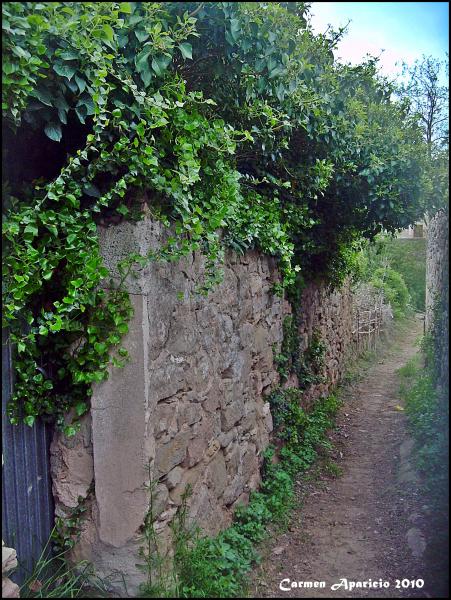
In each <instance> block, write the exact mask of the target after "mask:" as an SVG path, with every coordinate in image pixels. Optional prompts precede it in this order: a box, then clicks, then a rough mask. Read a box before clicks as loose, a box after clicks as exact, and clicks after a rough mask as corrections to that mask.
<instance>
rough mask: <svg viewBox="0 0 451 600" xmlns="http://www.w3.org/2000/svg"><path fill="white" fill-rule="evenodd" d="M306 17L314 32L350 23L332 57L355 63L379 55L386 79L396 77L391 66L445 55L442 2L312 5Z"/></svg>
mask: <svg viewBox="0 0 451 600" xmlns="http://www.w3.org/2000/svg"><path fill="white" fill-rule="evenodd" d="M310 12H311V15H312V17H311V23H312V26H313V29H314V31H315V32H316V33H321V32H324V31H325V30H326V28H327V25H328V24H329V23H330V24H331V25H332V26H334V28H338V26H341V25H345V24H346V23H347V22H348V21H349V20H351V23H350V24H349V26H348V33H347V34H346V35H345V37H344V38H343V40H342V41H341V42H340V43H339V45H338V47H337V50H336V51H335V57H336V58H341V59H342V60H343V61H344V62H351V63H357V62H360V61H361V60H362V59H363V58H364V57H365V55H366V54H367V53H369V54H371V55H373V56H379V55H380V54H381V51H382V50H384V52H383V53H382V55H381V58H380V63H379V64H380V68H381V73H382V74H384V75H387V76H389V77H392V76H396V75H397V74H398V73H400V71H401V67H400V66H399V65H397V63H400V62H402V61H405V62H407V63H408V64H412V63H413V62H415V60H416V59H421V56H422V55H423V54H426V55H432V56H434V57H435V58H440V59H444V58H445V54H446V52H447V51H448V39H449V26H448V15H449V4H448V2H312V5H311V11H310Z"/></svg>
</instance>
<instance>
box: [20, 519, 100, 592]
mask: <svg viewBox="0 0 451 600" xmlns="http://www.w3.org/2000/svg"><path fill="white" fill-rule="evenodd" d="M53 533H54V531H53V532H52V534H53ZM52 534H51V535H50V537H49V539H48V541H47V543H46V544H45V546H44V548H43V550H42V552H41V554H40V556H39V558H38V559H37V560H36V562H35V564H34V565H33V568H32V570H31V572H30V573H29V574H28V577H27V578H26V580H25V581H24V583H23V584H22V585H21V587H20V597H21V598H82V597H92V596H94V595H95V597H104V598H106V597H108V596H107V590H106V587H105V585H104V583H103V582H102V580H100V579H99V578H98V577H97V576H96V575H95V573H94V570H93V567H92V565H91V564H90V563H89V562H88V561H80V562H78V563H76V564H70V563H69V562H68V560H67V553H66V552H59V553H57V554H52V552H51V542H52V539H53V537H52ZM88 592H89V593H88Z"/></svg>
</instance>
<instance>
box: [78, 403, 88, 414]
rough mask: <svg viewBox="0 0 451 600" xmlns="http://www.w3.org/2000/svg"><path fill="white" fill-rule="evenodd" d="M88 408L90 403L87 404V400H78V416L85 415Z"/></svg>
mask: <svg viewBox="0 0 451 600" xmlns="http://www.w3.org/2000/svg"><path fill="white" fill-rule="evenodd" d="M87 410H88V405H87V404H86V402H77V404H76V405H75V412H76V413H77V416H78V417H81V415H83V414H84V413H85V412H86V411H87Z"/></svg>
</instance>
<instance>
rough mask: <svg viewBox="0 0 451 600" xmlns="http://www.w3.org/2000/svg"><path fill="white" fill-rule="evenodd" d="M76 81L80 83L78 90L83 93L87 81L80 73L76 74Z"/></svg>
mask: <svg viewBox="0 0 451 600" xmlns="http://www.w3.org/2000/svg"><path fill="white" fill-rule="evenodd" d="M75 83H76V84H77V85H78V90H79V92H80V94H82V93H83V92H84V91H85V89H86V81H85V80H84V79H82V78H81V77H79V76H78V75H75Z"/></svg>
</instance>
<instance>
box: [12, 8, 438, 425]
mask: <svg viewBox="0 0 451 600" xmlns="http://www.w3.org/2000/svg"><path fill="white" fill-rule="evenodd" d="M2 28H3V38H2V40H3V41H2V43H3V92H2V94H3V95H2V110H3V118H4V121H5V123H6V124H7V127H8V128H9V129H10V130H11V136H12V138H14V139H20V138H23V139H26V140H30V142H27V143H26V145H27V146H31V147H32V146H33V144H34V146H36V145H37V144H39V143H41V142H42V135H44V134H45V136H47V138H48V140H51V142H49V143H50V144H53V145H58V144H59V145H60V146H61V147H64V150H65V151H66V152H67V154H68V156H67V158H66V157H64V160H62V161H61V168H60V169H59V168H58V172H57V173H56V174H53V175H52V176H51V177H50V176H45V174H43V173H37V174H36V173H35V174H33V179H32V180H30V181H21V178H20V176H19V177H16V178H14V177H12V176H11V178H10V181H9V187H8V188H7V191H8V200H7V205H8V207H7V218H6V219H5V223H4V235H5V238H6V240H7V254H6V257H5V259H4V265H5V273H6V281H7V283H6V294H5V298H6V301H5V304H4V305H5V311H4V313H5V319H6V323H7V324H8V326H9V327H10V330H11V331H12V332H13V336H15V337H13V339H14V340H15V341H16V342H17V348H18V357H19V360H18V361H17V364H18V365H19V371H20V373H21V374H20V375H19V378H18V384H17V389H18V396H19V397H20V395H21V394H22V397H24V394H25V397H26V398H27V402H26V403H25V419H26V421H27V422H29V423H32V422H33V420H34V417H35V415H36V414H41V413H50V414H54V413H58V414H60V413H61V407H64V408H67V407H68V406H71V405H75V406H76V407H77V412H78V413H79V414H82V413H83V412H84V410H86V405H85V403H84V401H83V398H85V397H86V396H87V395H88V396H89V386H90V384H91V383H92V382H93V381H98V380H100V379H102V378H103V377H105V376H106V368H107V365H108V363H109V360H110V358H109V352H110V350H111V348H113V347H114V346H116V345H117V344H118V343H119V341H120V336H121V334H122V333H124V332H125V331H126V330H127V325H126V321H127V319H128V318H129V315H130V309H129V306H128V305H127V303H126V300H125V296H124V294H123V292H122V291H120V290H119V289H118V290H116V291H115V292H114V291H112V292H110V295H108V294H107V293H106V292H105V291H104V290H101V289H100V288H99V283H100V282H101V280H102V279H103V278H105V277H106V276H107V272H106V270H105V269H104V268H103V267H102V261H101V257H100V252H99V247H98V239H97V235H96V226H97V225H98V224H99V222H100V220H101V219H103V220H104V221H105V219H106V220H107V221H108V220H110V221H111V222H113V221H114V222H116V221H118V220H120V219H122V218H138V217H139V216H140V214H141V212H142V211H141V207H142V205H140V204H139V203H138V202H137V199H138V198H139V197H140V193H139V192H140V191H146V192H148V196H149V198H150V200H149V210H150V212H151V214H152V215H153V217H154V218H157V219H160V220H162V221H163V222H164V223H165V224H167V225H168V226H171V227H172V231H173V232H174V236H173V237H170V238H169V240H168V242H167V244H166V245H165V246H164V247H162V248H161V249H160V250H159V251H157V252H154V253H153V254H152V255H149V256H147V257H140V256H132V257H130V261H129V263H128V265H127V266H124V273H126V269H127V268H131V265H132V264H133V261H135V262H136V261H138V262H141V263H142V262H144V261H145V260H157V259H173V258H176V257H177V256H182V255H184V254H186V253H188V252H191V251H193V250H200V251H202V252H203V253H204V254H205V256H206V265H207V276H206V280H205V284H204V286H203V288H202V289H200V290H199V291H200V292H203V293H207V292H208V289H210V287H211V286H212V285H214V284H215V283H216V282H217V281H218V280H219V279H220V273H221V271H220V269H218V265H220V263H221V261H222V260H223V255H224V251H225V249H226V248H228V247H229V248H232V249H233V250H235V251H237V252H244V251H245V250H246V249H247V248H251V247H257V248H259V249H260V250H262V251H263V252H266V253H269V254H272V255H274V256H277V257H278V259H279V263H280V267H281V272H282V274H283V284H284V286H290V285H291V286H292V285H293V284H294V282H295V281H296V279H297V278H298V279H299V277H303V278H304V279H308V278H312V277H314V276H318V275H322V276H325V277H327V278H328V279H329V280H330V281H331V282H336V283H338V282H339V281H341V280H342V279H343V277H344V276H345V275H346V273H347V272H348V271H349V269H350V266H351V264H352V256H353V248H354V247H355V246H356V245H357V244H358V243H359V240H360V239H361V238H362V237H364V238H367V239H372V238H373V237H374V236H375V235H376V234H377V233H378V232H380V231H381V230H382V229H385V230H388V231H396V230H397V229H400V228H404V227H406V226H408V225H409V224H411V223H413V222H414V221H415V220H417V219H418V218H419V217H420V216H421V215H422V213H423V209H424V197H425V191H424V190H425V189H426V188H427V187H428V186H429V188H428V189H429V193H430V190H431V186H432V185H433V184H432V183H431V182H430V181H429V179H428V177H429V175H428V172H427V164H426V161H425V158H424V157H425V156H426V154H425V153H426V148H427V144H426V143H425V141H424V138H423V135H422V129H421V127H420V125H419V124H418V120H417V119H416V118H415V116H414V115H413V114H412V113H411V111H410V110H409V107H408V104H407V103H406V102H403V101H397V100H395V99H394V96H393V92H394V86H393V84H391V83H390V82H388V81H387V80H386V79H384V78H382V77H380V76H379V75H378V69H377V60H376V59H368V60H367V61H366V62H364V63H363V64H361V65H358V66H350V65H341V64H337V63H336V62H335V61H334V58H333V53H332V49H333V46H334V44H335V43H336V39H337V34H336V32H333V31H331V32H329V33H328V34H324V35H314V34H313V32H312V30H311V28H310V25H309V19H308V4H305V3H301V2H289V3H284V2H270V3H264V2H256V3H253V2H201V3H198V2H197V3H196V2H164V3H159V2H142V3H141V2H139V3H138V2H120V3H113V2H101V3H96V2H67V3H66V2H64V3H61V2H42V3H35V2H6V3H4V4H3V23H2ZM33 135H41V138H38V137H36V138H33ZM12 138H10V139H12ZM33 140H34V141H33ZM39 140H41V141H39ZM52 147H53V146H52ZM12 171H14V169H12ZM7 175H8V169H7ZM114 294H116V295H114ZM24 324H26V327H25V330H24ZM24 331H25V333H24ZM74 347H75V348H76V349H75V350H74ZM55 351H56V352H57V354H58V356H57V357H56V358H55ZM52 361H53V365H54V366H53V367H52V373H51V375H49V368H48V365H49V364H50V363H51V362H52ZM46 365H47V366H46ZM37 367H39V369H41V371H39V369H38V372H36V369H37ZM42 371H43V372H44V374H43V373H42ZM55 399H56V400H55ZM11 415H12V418H13V420H14V419H15V420H17V419H18V412H17V410H16V409H14V410H12V411H11Z"/></svg>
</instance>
